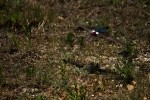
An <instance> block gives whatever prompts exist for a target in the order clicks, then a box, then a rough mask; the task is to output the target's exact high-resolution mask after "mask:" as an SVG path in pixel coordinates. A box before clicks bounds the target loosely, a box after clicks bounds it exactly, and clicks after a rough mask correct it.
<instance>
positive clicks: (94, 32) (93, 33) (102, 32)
mask: <svg viewBox="0 0 150 100" xmlns="http://www.w3.org/2000/svg"><path fill="white" fill-rule="evenodd" d="M78 29H79V30H81V31H82V30H85V31H87V32H88V33H89V34H88V36H87V41H90V42H91V41H93V40H94V39H95V38H96V37H101V38H104V39H106V40H107V41H111V42H114V43H119V44H124V43H123V42H122V41H120V40H118V39H116V38H115V37H114V36H112V35H110V33H109V27H108V26H96V27H84V26H80V27H78Z"/></svg>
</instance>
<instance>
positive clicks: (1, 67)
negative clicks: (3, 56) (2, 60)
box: [0, 64, 3, 86]
mask: <svg viewBox="0 0 150 100" xmlns="http://www.w3.org/2000/svg"><path fill="white" fill-rule="evenodd" d="M2 83H3V66H2V65H1V64H0V86H1V85H2Z"/></svg>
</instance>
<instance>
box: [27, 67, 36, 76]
mask: <svg viewBox="0 0 150 100" xmlns="http://www.w3.org/2000/svg"><path fill="white" fill-rule="evenodd" d="M35 73H36V71H35V67H34V66H28V67H27V68H26V76H27V77H28V78H32V77H34V76H35Z"/></svg>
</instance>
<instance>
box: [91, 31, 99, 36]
mask: <svg viewBox="0 0 150 100" xmlns="http://www.w3.org/2000/svg"><path fill="white" fill-rule="evenodd" d="M90 34H91V36H97V35H98V34H99V32H97V31H95V30H92V31H91V33H90Z"/></svg>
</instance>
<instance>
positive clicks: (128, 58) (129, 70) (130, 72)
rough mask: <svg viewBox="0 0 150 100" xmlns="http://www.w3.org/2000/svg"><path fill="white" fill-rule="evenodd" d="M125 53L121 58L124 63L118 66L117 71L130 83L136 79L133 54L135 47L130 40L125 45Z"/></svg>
mask: <svg viewBox="0 0 150 100" xmlns="http://www.w3.org/2000/svg"><path fill="white" fill-rule="evenodd" d="M124 49H125V50H124V52H123V53H124V54H123V56H122V58H121V62H122V64H123V65H121V66H119V65H118V66H116V69H117V71H118V72H119V74H120V75H121V77H122V78H123V80H124V82H125V83H127V84H129V83H130V82H132V81H133V79H134V68H135V67H134V64H133V55H134V54H135V51H134V48H133V46H132V45H131V43H130V42H128V43H127V44H126V45H125V48H124Z"/></svg>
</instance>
